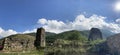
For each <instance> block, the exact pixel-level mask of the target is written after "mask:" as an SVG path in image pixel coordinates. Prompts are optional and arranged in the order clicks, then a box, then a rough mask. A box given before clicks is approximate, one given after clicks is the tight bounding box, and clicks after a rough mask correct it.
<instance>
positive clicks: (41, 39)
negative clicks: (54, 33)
mask: <svg viewBox="0 0 120 55" xmlns="http://www.w3.org/2000/svg"><path fill="white" fill-rule="evenodd" d="M34 45H35V46H36V48H37V49H39V48H44V47H45V29H43V28H38V29H37V33H36V40H35V43H34Z"/></svg>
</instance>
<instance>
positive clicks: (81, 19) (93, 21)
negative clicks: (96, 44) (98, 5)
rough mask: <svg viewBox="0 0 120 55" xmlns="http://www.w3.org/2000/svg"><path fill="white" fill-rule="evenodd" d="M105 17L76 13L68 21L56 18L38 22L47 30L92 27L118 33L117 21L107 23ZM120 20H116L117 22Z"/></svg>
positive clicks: (88, 28)
mask: <svg viewBox="0 0 120 55" xmlns="http://www.w3.org/2000/svg"><path fill="white" fill-rule="evenodd" d="M105 19H106V17H103V16H98V15H95V14H94V15H92V16H90V17H86V16H85V15H82V14H81V15H78V16H77V17H76V18H75V20H73V21H70V22H66V23H65V22H63V21H57V20H47V19H45V18H44V19H43V18H42V19H39V21H38V23H39V24H42V25H43V27H44V28H45V29H46V31H47V32H54V33H60V32H64V31H69V30H80V31H81V30H90V29H91V28H92V27H95V28H100V29H103V30H108V31H111V32H113V33H119V32H120V31H119V30H120V26H119V24H117V23H108V22H106V21H105ZM119 21H120V20H116V22H119Z"/></svg>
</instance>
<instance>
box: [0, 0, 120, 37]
mask: <svg viewBox="0 0 120 55" xmlns="http://www.w3.org/2000/svg"><path fill="white" fill-rule="evenodd" d="M117 2H119V0H0V37H6V36H9V35H12V34H17V33H30V32H35V31H36V29H37V28H39V27H43V28H45V30H46V31H47V32H53V33H61V32H64V31H69V30H80V31H82V30H89V29H91V28H92V27H95V28H100V29H102V30H105V31H109V32H113V33H119V32H120V31H119V30H120V10H119V6H118V8H116V3H117Z"/></svg>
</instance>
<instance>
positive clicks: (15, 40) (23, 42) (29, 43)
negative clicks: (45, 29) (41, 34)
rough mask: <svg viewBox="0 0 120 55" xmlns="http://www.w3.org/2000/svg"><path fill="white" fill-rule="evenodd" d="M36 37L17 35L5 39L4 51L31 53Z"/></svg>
mask: <svg viewBox="0 0 120 55" xmlns="http://www.w3.org/2000/svg"><path fill="white" fill-rule="evenodd" d="M34 39H35V38H34V37H33V36H29V35H22V34H21V35H16V36H15V37H14V36H13V37H7V38H5V39H4V46H3V47H4V48H3V51H29V50H30V51H31V50H34V49H35V47H34Z"/></svg>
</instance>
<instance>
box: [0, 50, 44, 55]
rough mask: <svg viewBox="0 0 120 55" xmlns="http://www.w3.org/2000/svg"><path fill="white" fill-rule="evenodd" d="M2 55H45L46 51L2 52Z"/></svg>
mask: <svg viewBox="0 0 120 55" xmlns="http://www.w3.org/2000/svg"><path fill="white" fill-rule="evenodd" d="M0 55H44V50H40V51H37V50H35V51H23V52H0Z"/></svg>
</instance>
